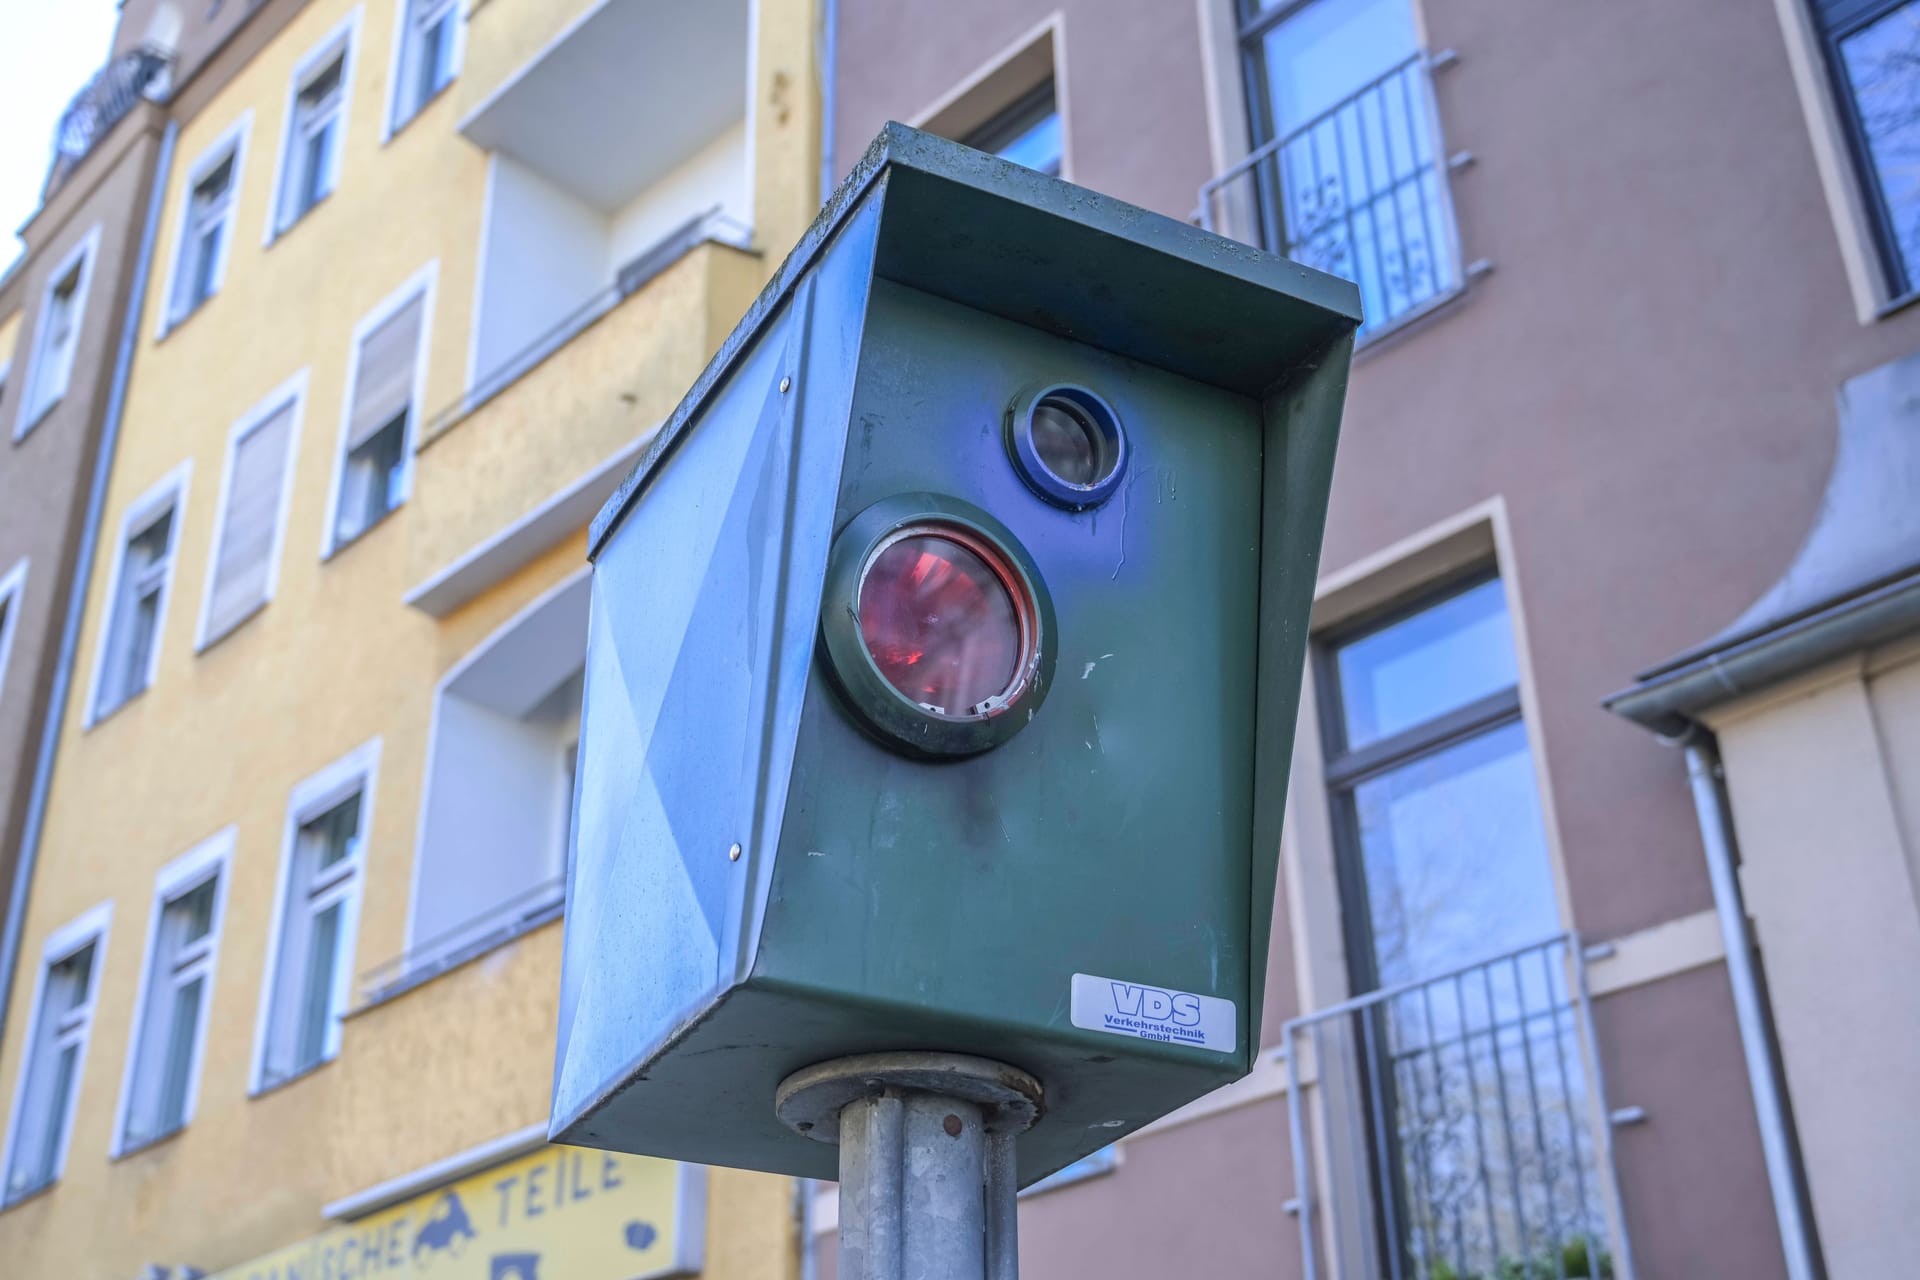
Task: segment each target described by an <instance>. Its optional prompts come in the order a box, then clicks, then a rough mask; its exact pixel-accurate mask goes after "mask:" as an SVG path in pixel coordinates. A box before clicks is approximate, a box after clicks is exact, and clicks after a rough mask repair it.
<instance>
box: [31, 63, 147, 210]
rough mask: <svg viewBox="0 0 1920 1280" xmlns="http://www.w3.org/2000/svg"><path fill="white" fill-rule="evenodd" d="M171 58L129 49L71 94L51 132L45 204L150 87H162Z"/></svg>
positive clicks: (43, 192) (42, 189) (41, 196)
mask: <svg viewBox="0 0 1920 1280" xmlns="http://www.w3.org/2000/svg"><path fill="white" fill-rule="evenodd" d="M171 66H172V58H171V57H170V56H169V55H167V54H165V53H163V52H161V51H160V50H158V49H150V48H139V49H130V50H128V51H127V52H126V53H123V54H121V55H120V56H119V57H118V58H115V59H114V60H113V61H112V62H109V63H108V64H107V65H106V66H104V67H102V68H101V69H100V70H99V71H98V72H97V73H95V75H94V77H93V79H91V80H89V81H88V82H87V85H86V87H85V88H84V89H82V90H80V92H79V93H76V94H75V95H74V96H73V101H72V102H70V103H68V104H67V110H66V113H65V114H64V115H62V116H61V117H60V123H59V125H58V126H57V127H56V128H55V129H54V133H53V160H52V162H51V163H50V164H49V165H48V167H47V181H46V185H45V186H43V187H42V188H41V191H40V199H41V202H42V203H45V202H46V201H47V200H49V199H51V198H52V196H53V193H54V192H56V191H58V190H59V189H60V185H61V184H62V183H64V182H65V181H66V180H67V177H68V175H70V174H71V173H72V172H73V171H74V170H75V169H76V168H78V167H79V164H80V162H81V161H82V160H84V159H86V158H87V153H88V152H90V151H92V150H93V148H94V147H95V145H97V144H98V143H99V141H100V140H101V139H102V138H104V137H106V136H107V134H108V133H110V132H112V131H113V126H115V125H116V124H119V123H120V121H121V120H122V119H124V118H125V117H126V114H127V113H128V112H129V111H132V110H133V108H134V107H135V105H137V104H138V103H139V101H140V100H141V99H142V98H143V97H146V96H147V94H148V93H149V92H150V91H155V90H160V89H164V87H165V85H166V74H167V70H168V68H169V67H171Z"/></svg>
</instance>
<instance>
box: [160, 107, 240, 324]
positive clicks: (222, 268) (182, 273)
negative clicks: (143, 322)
mask: <svg viewBox="0 0 1920 1280" xmlns="http://www.w3.org/2000/svg"><path fill="white" fill-rule="evenodd" d="M250 124H251V117H250V116H247V117H242V119H241V121H240V122H239V123H238V124H236V125H235V126H234V127H233V128H231V129H229V130H228V131H227V133H226V134H224V135H222V137H221V138H220V139H218V140H217V141H216V142H215V143H214V144H213V146H211V147H210V148H208V150H207V154H206V155H205V156H204V157H202V158H201V159H200V160H198V161H196V162H195V163H194V166H193V168H192V169H191V170H189V171H188V177H187V202H186V208H185V210H184V211H183V212H182V214H181V219H180V242H179V249H178V252H177V253H176V254H175V257H174V266H173V284H172V288H171V289H170V290H169V293H168V302H167V323H168V324H169V325H174V324H178V323H179V322H180V321H182V320H184V319H186V318H187V317H188V316H189V315H192V314H193V312H194V311H195V310H197V309H198V308H199V306H200V304H201V303H203V302H205V301H206V300H207V299H209V298H211V297H212V296H213V295H214V294H216V293H218V292H220V284H221V281H222V280H224V279H225V278H226V272H227V255H228V252H229V250H230V248H231V245H232V240H233V215H234V206H235V192H236V191H237V189H238V187H239V185H240V164H241V159H242V153H243V151H244V148H245V145H246V135H247V129H248V127H249V125H250Z"/></svg>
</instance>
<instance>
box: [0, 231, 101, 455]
mask: <svg viewBox="0 0 1920 1280" xmlns="http://www.w3.org/2000/svg"><path fill="white" fill-rule="evenodd" d="M99 242H100V229H99V228H98V227H96V228H94V229H93V230H92V231H91V232H89V233H88V234H87V238H86V239H85V240H84V241H82V242H81V244H80V246H79V247H78V248H76V249H75V250H74V251H73V252H72V253H70V254H68V255H67V257H66V259H65V260H64V261H63V262H61V263H60V265H59V266H58V267H57V268H55V270H54V273H53V277H52V279H51V280H49V281H48V283H47V291H46V293H45V295H44V296H43V297H42V300H41V303H40V313H39V316H38V318H37V319H36V320H35V322H34V338H33V356H32V358H31V359H30V360H29V361H28V362H27V384H26V389H25V393H24V394H23V395H22V396H21V397H20V416H19V418H18V419H17V420H16V421H15V423H14V428H13V435H14V439H16V440H17V439H19V438H20V437H21V436H24V435H25V434H26V433H27V432H28V431H30V430H32V429H33V427H34V425H35V424H37V423H38V422H39V421H40V419H41V418H44V417H45V416H46V415H47V412H48V411H49V410H50V409H52V408H53V406H54V405H56V404H58V403H60V400H61V398H62V397H63V396H65V395H66V394H67V384H68V382H69V381H71V380H72V378H73V357H74V352H75V350H76V349H77V348H78V347H79V345H80V326H81V321H82V319H83V317H84V315H85V312H86V306H87V286H88V284H89V283H90V282H91V281H92V279H93V251H94V248H95V247H96V246H97V245H98V244H99Z"/></svg>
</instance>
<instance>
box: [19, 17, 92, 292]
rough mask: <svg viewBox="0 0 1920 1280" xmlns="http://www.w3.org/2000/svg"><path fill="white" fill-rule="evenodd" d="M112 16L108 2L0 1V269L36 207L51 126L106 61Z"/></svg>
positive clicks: (50, 143)
mask: <svg viewBox="0 0 1920 1280" xmlns="http://www.w3.org/2000/svg"><path fill="white" fill-rule="evenodd" d="M119 13H120V9H119V6H118V5H117V4H115V3H114V0H0V271H5V270H6V268H7V267H9V266H11V265H12V263H13V261H14V259H15V258H17V257H18V256H19V254H20V248H21V246H20V241H19V239H18V238H17V237H16V235H15V234H14V233H15V232H17V231H18V230H19V229H20V226H21V224H22V223H24V222H26V220H27V219H29V218H31V217H32V216H33V214H34V211H35V210H36V209H38V208H39V207H40V184H41V183H42V182H44V181H45V180H46V177H47V161H48V160H49V159H50V158H51V157H52V155H53V130H54V126H55V125H57V124H58V123H59V122H60V114H61V112H63V111H65V110H66V109H67V103H68V102H69V101H70V100H71V99H72V98H73V95H74V94H76V93H78V92H79V91H80V88H81V86H83V85H84V84H86V82H87V81H88V80H89V79H91V78H92V76H93V73H94V72H96V71H98V70H99V69H100V66H101V64H103V63H104V62H106V60H107V51H108V50H109V49H110V48H112V47H113V24H114V19H116V18H117V17H118V16H119Z"/></svg>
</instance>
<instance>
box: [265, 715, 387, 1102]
mask: <svg viewBox="0 0 1920 1280" xmlns="http://www.w3.org/2000/svg"><path fill="white" fill-rule="evenodd" d="M379 775H380V739H379V738H374V739H373V740H372V741H370V742H365V743H362V744H361V745H360V746H358V747H355V748H354V749H353V750H352V751H349V752H348V753H347V754H346V755H344V756H342V757H341V758H340V759H338V760H336V761H334V762H333V763H332V764H330V765H328V766H327V767H326V768H324V769H322V770H320V771H319V772H318V773H316V774H314V775H313V776H311V777H309V778H307V779H306V780H305V781H303V782H301V783H300V784H299V785H297V786H295V787H294V789H293V793H292V795H291V796H289V797H288V800H287V817H286V824H285V827H284V829H283V830H282V833H281V839H280V873H279V876H278V879H277V881H276V883H275V885H274V891H273V919H272V922H271V924H270V926H269V928H268V931H267V963H266V966H265V972H264V977H263V980H262V982H261V984H260V1008H259V1013H258V1016H257V1018H256V1020H255V1024H254V1035H253V1065H252V1070H251V1072H250V1074H249V1081H248V1086H247V1092H248V1094H249V1096H251V1097H258V1096H260V1095H261V1094H263V1093H268V1092H270V1091H272V1090H274V1089H277V1088H280V1087H281V1086H282V1085H287V1084H291V1083H293V1082H294V1081H296V1080H299V1079H301V1078H302V1077H304V1076H306V1075H310V1074H312V1072H313V1071H316V1070H318V1069H319V1068H320V1067H323V1066H325V1065H326V1064H327V1063H329V1062H331V1061H333V1060H334V1058H336V1057H338V1056H339V1053H340V1020H339V1019H338V1018H335V1019H334V1020H333V1023H332V1024H331V1025H330V1026H329V1027H328V1028H327V1040H326V1046H325V1048H324V1049H323V1051H322V1052H321V1055H320V1061H319V1062H317V1063H315V1064H314V1065H313V1066H312V1067H309V1068H308V1069H306V1070H305V1071H301V1072H298V1073H296V1074H294V1075H291V1076H287V1077H285V1078H284V1079H278V1080H272V1081H269V1080H268V1079H267V1053H268V1050H269V1048H270V1047H271V1040H272V1036H273V1014H274V993H275V992H276V991H278V990H279V987H280V976H281V975H280V971H281V968H282V966H283V964H284V963H285V960H286V957H285V955H284V954H282V952H283V946H282V937H281V935H282V934H283V933H284V932H285V929H286V919H287V898H288V895H289V894H290V893H292V892H293V890H294V885H293V883H292V878H293V864H294V858H295V855H296V853H297V852H298V846H299V839H300V828H301V827H303V826H305V825H306V824H307V823H309V822H312V821H313V820H314V819H316V818H319V817H322V816H323V815H325V814H326V812H327V811H328V810H329V809H332V808H333V807H334V806H336V805H338V804H341V803H342V802H344V801H345V800H346V799H347V798H348V797H349V796H352V795H354V794H356V793H357V794H358V795H359V797H360V840H359V848H357V849H355V850H354V851H353V852H351V853H350V854H349V855H348V856H347V857H346V858H344V859H342V860H341V861H340V862H339V863H337V864H335V866H334V867H330V868H328V869H327V876H328V882H327V885H326V888H325V889H324V890H322V893H323V894H324V896H326V898H327V902H326V903H323V904H321V905H322V906H323V907H324V906H326V905H331V903H332V902H334V901H339V902H342V903H344V904H345V905H344V906H343V907H342V908H341V913H340V933H339V937H338V939H337V948H336V950H335V952H334V972H333V1003H334V1007H335V1008H338V1009H340V1010H341V1011H343V1012H344V1011H345V1010H346V1008H347V998H348V996H349V995H350V994H351V991H350V989H351V986H352V981H353V965H354V951H355V942H356V940H357V939H358V936H359V932H360V899H361V896H362V891H363V889H364V887H365V880H366V865H365V863H366V849H367V845H368V842H369V841H370V840H371V839H372V836H373V816H374V792H375V790H376V789H377V783H378V781H379Z"/></svg>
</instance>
